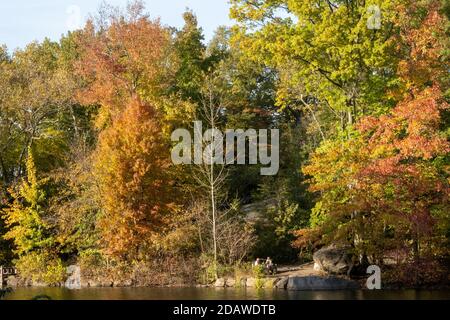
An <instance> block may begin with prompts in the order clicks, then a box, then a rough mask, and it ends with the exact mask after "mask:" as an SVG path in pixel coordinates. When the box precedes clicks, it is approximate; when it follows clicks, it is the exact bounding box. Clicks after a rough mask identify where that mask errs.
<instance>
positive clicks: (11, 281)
mask: <svg viewBox="0 0 450 320" xmlns="http://www.w3.org/2000/svg"><path fill="white" fill-rule="evenodd" d="M18 284H19V280H18V279H17V278H16V277H15V276H9V277H8V278H6V286H7V287H12V288H15V287H17V286H18Z"/></svg>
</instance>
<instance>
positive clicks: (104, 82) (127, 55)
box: [75, 1, 169, 128]
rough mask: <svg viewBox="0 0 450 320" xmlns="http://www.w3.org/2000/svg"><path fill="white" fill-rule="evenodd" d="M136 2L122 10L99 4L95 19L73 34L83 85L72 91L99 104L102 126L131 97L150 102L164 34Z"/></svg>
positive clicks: (155, 91)
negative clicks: (80, 88)
mask: <svg viewBox="0 0 450 320" xmlns="http://www.w3.org/2000/svg"><path fill="white" fill-rule="evenodd" d="M143 10H144V8H143V5H142V2H140V1H135V2H132V3H130V4H129V5H128V7H127V10H126V11H125V12H124V11H121V10H119V9H117V8H114V7H110V6H107V5H105V6H104V7H102V9H101V10H100V15H99V16H98V17H97V18H96V19H95V20H90V21H88V22H87V24H86V26H85V28H84V29H83V31H82V32H80V33H79V34H78V35H77V39H78V42H77V45H78V46H79V48H80V49H79V50H80V57H79V59H78V60H77V62H76V63H75V70H76V71H77V73H78V74H79V75H80V76H82V78H83V79H84V82H85V86H84V87H83V89H82V90H80V91H79V92H78V94H77V97H78V100H79V102H81V103H82V104H87V105H89V104H99V105H100V106H101V109H100V112H99V115H98V118H97V126H98V127H99V128H104V127H105V126H108V125H109V124H110V121H111V118H113V117H116V116H118V115H119V114H120V113H121V112H122V111H123V109H124V108H125V107H126V106H127V105H128V104H129V103H131V101H133V100H134V99H136V98H140V99H141V100H143V101H146V102H150V103H152V104H154V105H155V103H156V102H158V101H156V97H157V96H158V95H159V94H160V92H161V90H163V89H165V87H163V88H161V82H160V77H162V75H163V71H164V70H165V67H164V66H165V63H164V54H165V48H166V46H167V45H168V43H169V42H168V40H169V34H168V31H167V30H165V29H164V28H163V27H162V26H161V25H160V23H159V21H157V20H156V21H152V20H150V19H149V17H148V15H146V14H145V13H144V11H143Z"/></svg>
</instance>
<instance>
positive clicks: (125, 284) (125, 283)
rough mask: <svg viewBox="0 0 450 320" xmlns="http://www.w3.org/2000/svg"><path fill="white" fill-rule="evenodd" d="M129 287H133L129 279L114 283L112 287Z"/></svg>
mask: <svg viewBox="0 0 450 320" xmlns="http://www.w3.org/2000/svg"><path fill="white" fill-rule="evenodd" d="M131 286H133V281H132V280H131V279H128V280H122V281H115V282H114V287H123V288H125V287H131Z"/></svg>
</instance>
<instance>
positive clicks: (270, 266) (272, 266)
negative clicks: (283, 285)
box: [266, 257, 277, 274]
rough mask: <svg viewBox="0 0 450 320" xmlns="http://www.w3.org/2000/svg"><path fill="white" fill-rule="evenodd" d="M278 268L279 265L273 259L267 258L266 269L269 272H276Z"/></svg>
mask: <svg viewBox="0 0 450 320" xmlns="http://www.w3.org/2000/svg"><path fill="white" fill-rule="evenodd" d="M276 269H277V267H276V265H275V264H274V263H273V262H272V259H270V257H267V259H266V270H267V273H269V274H276V273H277V271H276Z"/></svg>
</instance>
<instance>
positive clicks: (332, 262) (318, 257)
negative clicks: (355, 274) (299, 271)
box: [313, 246, 353, 274]
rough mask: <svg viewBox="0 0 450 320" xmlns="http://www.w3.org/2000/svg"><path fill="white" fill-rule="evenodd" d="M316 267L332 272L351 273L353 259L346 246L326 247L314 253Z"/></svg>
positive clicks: (316, 268)
mask: <svg viewBox="0 0 450 320" xmlns="http://www.w3.org/2000/svg"><path fill="white" fill-rule="evenodd" d="M313 260H314V269H315V270H320V271H325V272H327V273H331V274H350V271H351V270H352V268H353V259H352V256H351V255H350V254H348V250H347V249H346V248H338V247H334V246H332V247H325V248H322V249H320V250H318V251H316V252H315V253H314V254H313Z"/></svg>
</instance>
